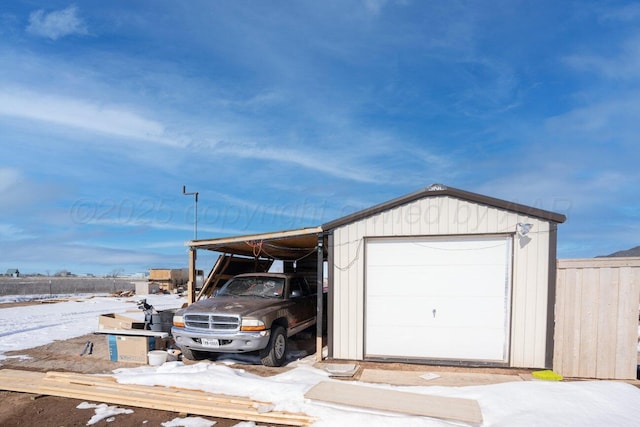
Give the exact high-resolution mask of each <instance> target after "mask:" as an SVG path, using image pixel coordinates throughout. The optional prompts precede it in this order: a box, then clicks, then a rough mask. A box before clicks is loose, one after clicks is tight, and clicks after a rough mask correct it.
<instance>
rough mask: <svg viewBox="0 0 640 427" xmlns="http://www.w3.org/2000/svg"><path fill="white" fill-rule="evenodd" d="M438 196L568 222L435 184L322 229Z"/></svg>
mask: <svg viewBox="0 0 640 427" xmlns="http://www.w3.org/2000/svg"><path fill="white" fill-rule="evenodd" d="M437 196H450V197H456V198H459V199H463V200H468V201H471V202H476V203H479V204H483V205H487V206H491V207H495V208H499V209H505V210H509V211H513V212H516V213H520V214H523V215H527V216H531V217H534V218H540V219H544V220H548V221H551V222H555V223H558V224H560V223H563V222H565V221H566V220H567V217H566V216H564V215H562V214H559V213H555V212H551V211H546V210H544V209H539V208H534V207H532V206H527V205H522V204H520V203H515V202H509V201H506V200H502V199H496V198H494V197H489V196H483V195H482V194H477V193H472V192H470V191H465V190H460V189H457V188H453V187H447V186H445V185H442V184H433V185H430V186H428V187H426V188H423V189H421V190H418V191H415V192H413V193H410V194H407V195H404V196H400V197H397V198H395V199H392V200H389V201H387V202H383V203H380V204H377V205H375V206H372V207H370V208H366V209H363V210H361V211H358V212H354V213H352V214H349V215H346V216H343V217H342V218H338V219H335V220H333V221H329V222H326V223H324V224H322V226H321V227H322V229H323V230H324V231H325V232H326V231H331V230H334V229H336V228H338V227H342V226H343V225H346V224H349V223H352V222H356V221H359V220H361V219H364V218H367V217H370V216H373V215H376V214H378V213H380V212H384V211H386V210H389V209H393V208H395V207H398V206H402V205H404V204H407V203H411V202H413V201H415V200H418V199H422V198H424V197H437Z"/></svg>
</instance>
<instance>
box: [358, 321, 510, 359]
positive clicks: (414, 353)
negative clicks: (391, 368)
mask: <svg viewBox="0 0 640 427" xmlns="http://www.w3.org/2000/svg"><path fill="white" fill-rule="evenodd" d="M380 332H381V333H380V334H377V335H376V336H375V337H368V340H367V343H366V345H367V348H369V347H371V348H376V349H379V350H380V352H379V353H368V354H367V355H368V356H369V357H372V356H381V357H398V358H415V359H421V358H425V355H432V356H430V358H432V359H459V360H469V359H470V358H469V355H470V354H473V355H474V360H489V361H501V360H502V359H503V353H504V351H503V349H502V348H498V347H495V346H487V345H486V343H487V342H493V341H495V340H497V339H499V338H500V337H501V336H502V333H503V331H502V329H498V330H495V329H494V330H491V329H488V330H484V331H483V332H482V333H478V332H477V331H476V329H475V328H466V329H464V328H463V329H454V328H435V329H425V328H420V327H414V328H407V329H406V330H403V331H402V332H401V333H400V332H399V331H398V329H397V328H392V327H383V328H381V329H380ZM408 344H410V345H408Z"/></svg>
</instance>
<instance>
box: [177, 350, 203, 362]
mask: <svg viewBox="0 0 640 427" xmlns="http://www.w3.org/2000/svg"><path fill="white" fill-rule="evenodd" d="M181 351H182V357H183V358H185V359H189V360H202V359H206V358H207V353H206V352H204V351H196V350H191V349H190V348H186V347H185V348H182V349H181Z"/></svg>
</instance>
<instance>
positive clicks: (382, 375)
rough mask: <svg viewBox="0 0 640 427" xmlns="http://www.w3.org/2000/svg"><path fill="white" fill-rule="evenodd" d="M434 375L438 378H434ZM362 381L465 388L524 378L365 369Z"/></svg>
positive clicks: (464, 373) (467, 373)
mask: <svg viewBox="0 0 640 427" xmlns="http://www.w3.org/2000/svg"><path fill="white" fill-rule="evenodd" d="M433 374H435V375H436V376H433ZM360 381H362V382H367V383H376V384H392V385H407V386H447V387H464V386H471V385H487V384H499V383H505V382H512V381H522V378H520V377H519V376H517V375H503V374H485V373H475V372H437V371H433V372H426V371H392V370H388V369H364V370H363V371H362V374H361V375H360Z"/></svg>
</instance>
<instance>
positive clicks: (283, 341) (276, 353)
mask: <svg viewBox="0 0 640 427" xmlns="http://www.w3.org/2000/svg"><path fill="white" fill-rule="evenodd" d="M286 358H287V332H286V331H285V329H284V328H283V327H282V326H275V327H273V328H272V329H271V337H270V338H269V345H267V347H266V348H265V349H264V350H262V351H261V352H260V360H261V361H262V364H263V365H264V366H274V367H275V366H282V365H284V362H285V360H286Z"/></svg>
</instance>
